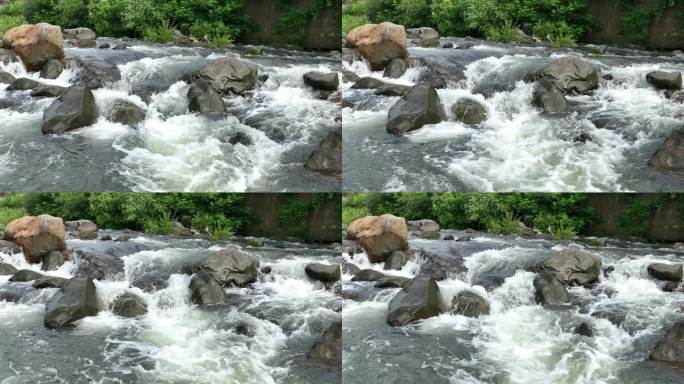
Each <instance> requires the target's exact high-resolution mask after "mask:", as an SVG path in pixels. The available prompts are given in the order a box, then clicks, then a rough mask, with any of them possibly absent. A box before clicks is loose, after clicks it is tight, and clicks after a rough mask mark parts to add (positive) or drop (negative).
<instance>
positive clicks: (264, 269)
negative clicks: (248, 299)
mask: <svg viewBox="0 0 684 384" xmlns="http://www.w3.org/2000/svg"><path fill="white" fill-rule="evenodd" d="M259 271H261V273H263V274H264V275H268V274H269V273H271V272H272V271H273V268H272V267H271V266H270V265H265V266H263V267H261V269H259Z"/></svg>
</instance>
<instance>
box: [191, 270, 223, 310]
mask: <svg viewBox="0 0 684 384" xmlns="http://www.w3.org/2000/svg"><path fill="white" fill-rule="evenodd" d="M190 300H192V302H193V303H195V304H199V305H215V304H223V303H225V302H226V293H225V292H224V291H223V288H222V287H221V285H220V284H219V282H218V281H216V279H214V278H213V277H211V276H210V275H209V274H208V273H206V272H203V271H200V272H197V273H195V274H194V275H193V276H192V278H191V279H190Z"/></svg>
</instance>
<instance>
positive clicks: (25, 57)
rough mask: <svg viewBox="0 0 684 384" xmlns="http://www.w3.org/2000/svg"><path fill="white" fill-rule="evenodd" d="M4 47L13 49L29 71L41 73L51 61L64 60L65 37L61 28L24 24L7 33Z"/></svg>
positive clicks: (4, 37) (41, 24)
mask: <svg viewBox="0 0 684 384" xmlns="http://www.w3.org/2000/svg"><path fill="white" fill-rule="evenodd" d="M2 45H3V46H4V47H5V48H7V49H12V50H14V52H15V53H16V54H17V55H18V56H19V57H20V58H21V61H22V62H23V63H24V66H25V67H26V69H27V70H29V71H40V69H41V68H42V67H43V65H44V64H45V63H46V62H47V61H48V60H50V59H56V60H62V59H63V58H64V37H63V35H62V30H61V28H60V27H59V26H56V25H50V24H47V23H39V24H35V25H34V24H24V25H21V26H18V27H15V28H12V29H10V30H8V31H7V32H5V35H4V36H3V38H2Z"/></svg>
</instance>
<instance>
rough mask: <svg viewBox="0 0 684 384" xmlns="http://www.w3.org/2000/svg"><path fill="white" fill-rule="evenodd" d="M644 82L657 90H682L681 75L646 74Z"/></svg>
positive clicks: (654, 72) (656, 72) (674, 73)
mask: <svg viewBox="0 0 684 384" xmlns="http://www.w3.org/2000/svg"><path fill="white" fill-rule="evenodd" d="M646 81H648V83H649V84H651V85H653V86H654V87H656V88H658V89H671V90H677V89H681V88H682V73H681V72H665V71H653V72H649V73H648V74H646Z"/></svg>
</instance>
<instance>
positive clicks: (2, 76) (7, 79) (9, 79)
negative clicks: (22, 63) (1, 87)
mask: <svg viewBox="0 0 684 384" xmlns="http://www.w3.org/2000/svg"><path fill="white" fill-rule="evenodd" d="M14 80H16V78H15V77H14V76H13V75H12V74H11V73H8V72H3V71H0V83H3V84H12V83H13V82H14Z"/></svg>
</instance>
